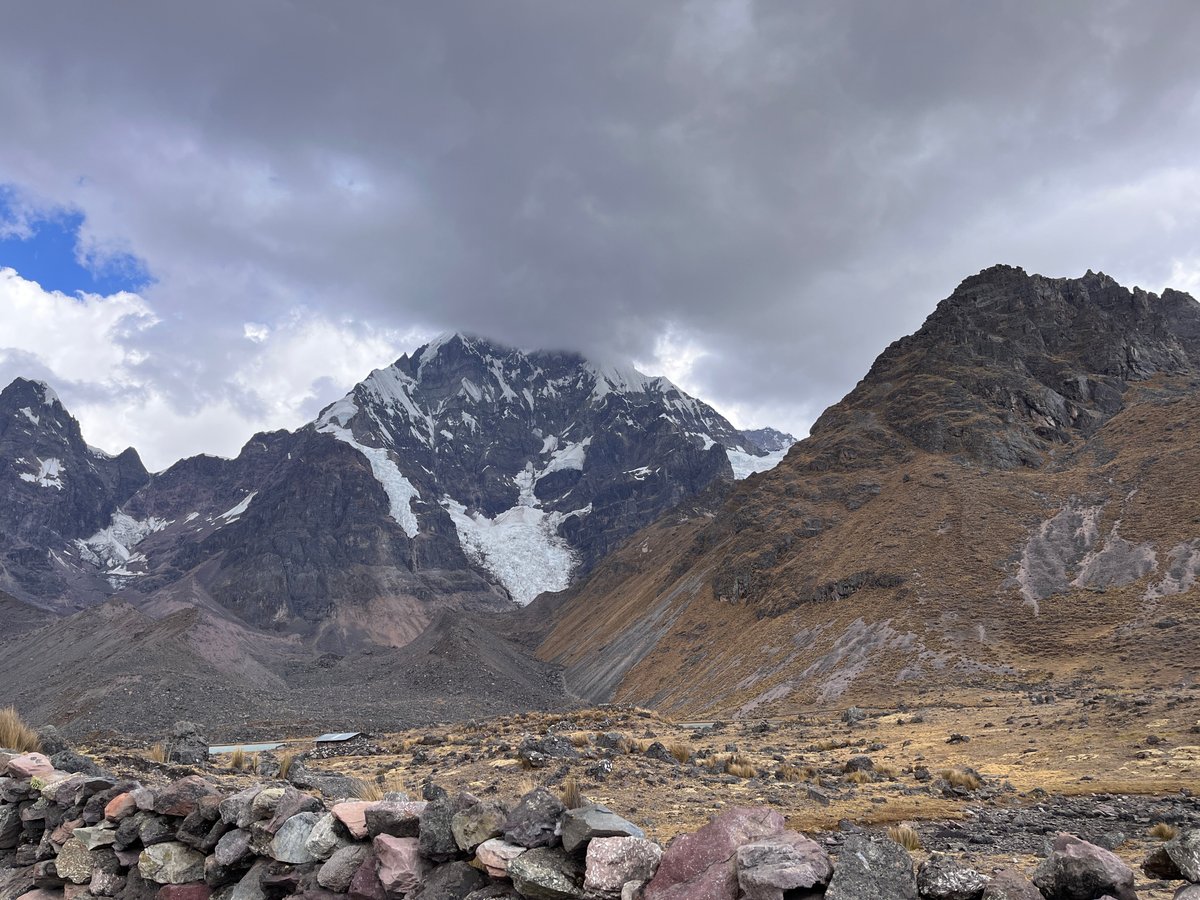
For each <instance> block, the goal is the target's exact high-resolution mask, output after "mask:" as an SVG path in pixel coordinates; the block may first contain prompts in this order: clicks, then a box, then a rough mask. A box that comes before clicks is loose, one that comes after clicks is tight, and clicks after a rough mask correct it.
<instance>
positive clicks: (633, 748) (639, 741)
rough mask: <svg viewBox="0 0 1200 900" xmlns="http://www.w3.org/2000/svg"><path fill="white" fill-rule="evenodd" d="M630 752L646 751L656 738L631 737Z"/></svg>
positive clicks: (629, 741)
mask: <svg viewBox="0 0 1200 900" xmlns="http://www.w3.org/2000/svg"><path fill="white" fill-rule="evenodd" d="M628 743H629V750H628V751H626V752H628V753H645V752H646V751H647V750H649V749H650V745H651V744H653V743H654V738H629V740H628Z"/></svg>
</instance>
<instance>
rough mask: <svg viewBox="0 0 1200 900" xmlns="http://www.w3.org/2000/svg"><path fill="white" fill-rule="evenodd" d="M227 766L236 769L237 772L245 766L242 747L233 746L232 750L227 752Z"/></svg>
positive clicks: (244, 752)
mask: <svg viewBox="0 0 1200 900" xmlns="http://www.w3.org/2000/svg"><path fill="white" fill-rule="evenodd" d="M229 768H231V769H237V770H238V771H239V772H240V771H242V769H244V768H246V751H245V749H243V748H242V747H234V748H233V752H232V753H230V754H229Z"/></svg>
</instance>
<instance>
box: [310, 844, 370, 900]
mask: <svg viewBox="0 0 1200 900" xmlns="http://www.w3.org/2000/svg"><path fill="white" fill-rule="evenodd" d="M370 852H371V848H370V847H368V846H367V845H366V844H347V845H346V846H344V847H342V848H340V849H339V850H337V851H335V852H334V854H333V855H332V856H330V857H329V860H328V861H327V862H326V863H325V864H324V865H323V866H321V870H320V871H319V872H318V873H317V884H319V885H321V887H323V888H325V889H326V890H330V891H333V892H334V893H336V894H344V893H345V892H346V891H348V890H350V882H352V881H353V880H354V874H355V873H356V872H357V871H358V868H359V866H361V865H362V864H363V860H365V859H366V858H367V854H368V853H370Z"/></svg>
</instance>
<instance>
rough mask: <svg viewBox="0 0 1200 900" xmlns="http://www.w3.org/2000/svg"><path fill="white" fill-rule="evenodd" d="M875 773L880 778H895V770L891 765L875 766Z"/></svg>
mask: <svg viewBox="0 0 1200 900" xmlns="http://www.w3.org/2000/svg"><path fill="white" fill-rule="evenodd" d="M875 774H876V775H878V776H879V777H880V778H895V777H896V770H895V769H894V768H893V767H892V766H876V767H875Z"/></svg>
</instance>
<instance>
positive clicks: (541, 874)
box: [508, 847, 584, 900]
mask: <svg viewBox="0 0 1200 900" xmlns="http://www.w3.org/2000/svg"><path fill="white" fill-rule="evenodd" d="M508 877H509V878H511V879H512V883H513V887H514V888H516V889H517V893H518V894H520V895H521V896H522V897H529V898H530V900H578V898H579V897H581V896H582V895H583V877H584V870H583V865H582V864H581V863H580V862H579V860H577V859H576V858H575V857H573V856H572V855H571V854H569V853H567V852H566V851H565V850H563V849H561V848H558V847H537V848H535V849H533V850H530V851H529V852H528V853H522V854H521V855H520V856H518V857H517V858H516V859H514V860H513V861H512V862H511V863H509V865H508Z"/></svg>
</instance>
